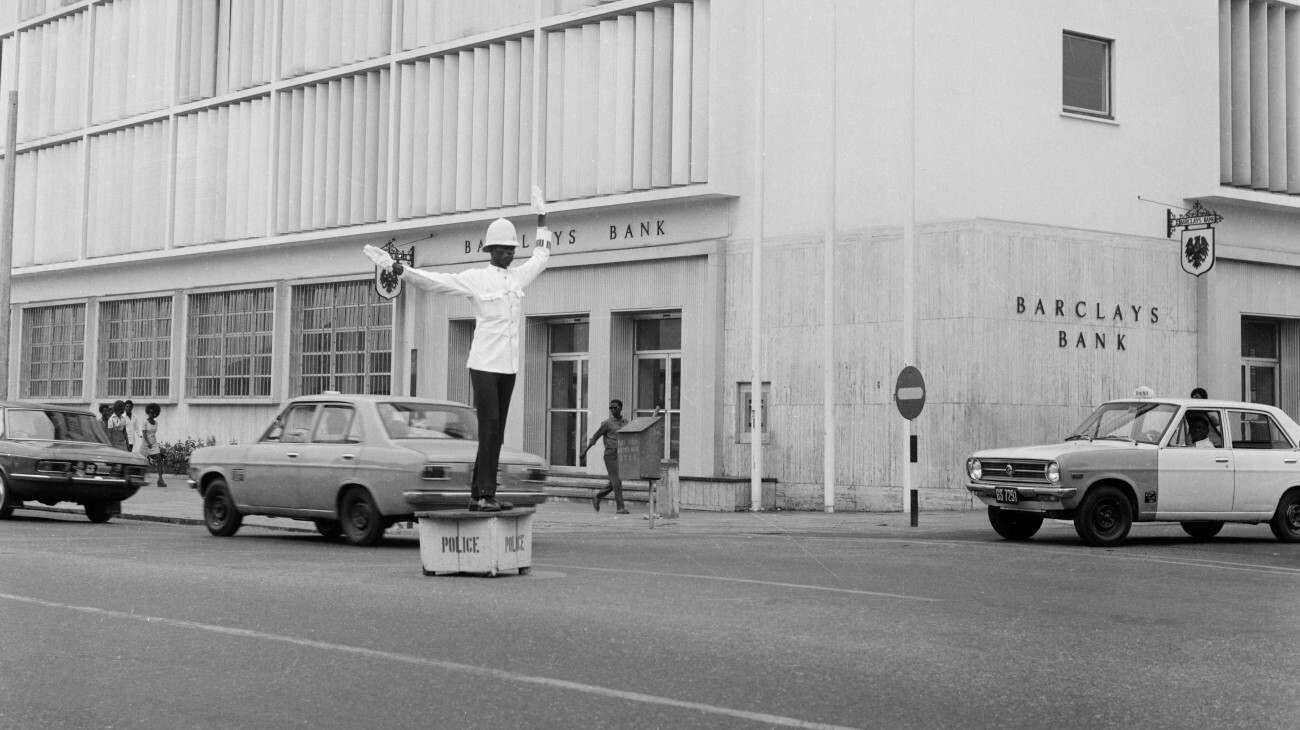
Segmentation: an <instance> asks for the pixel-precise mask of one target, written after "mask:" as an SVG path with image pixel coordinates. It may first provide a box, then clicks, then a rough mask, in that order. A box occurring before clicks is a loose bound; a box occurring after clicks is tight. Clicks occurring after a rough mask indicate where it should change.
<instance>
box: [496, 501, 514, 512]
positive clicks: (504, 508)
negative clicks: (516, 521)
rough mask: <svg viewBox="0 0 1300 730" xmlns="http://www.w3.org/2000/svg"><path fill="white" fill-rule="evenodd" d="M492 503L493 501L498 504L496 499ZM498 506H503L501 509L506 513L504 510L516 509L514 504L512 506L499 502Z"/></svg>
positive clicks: (508, 503)
mask: <svg viewBox="0 0 1300 730" xmlns="http://www.w3.org/2000/svg"><path fill="white" fill-rule="evenodd" d="M492 501H493V502H496V500H495V499H494V500H492ZM497 504H498V505H500V506H501V509H502V510H503V511H504V510H508V509H514V508H515V506H514V505H513V504H511V503H510V502H497Z"/></svg>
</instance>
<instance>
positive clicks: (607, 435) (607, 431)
mask: <svg viewBox="0 0 1300 730" xmlns="http://www.w3.org/2000/svg"><path fill="white" fill-rule="evenodd" d="M626 425H627V419H626V418H624V417H623V401H621V400H619V399H617V398H615V399H614V400H612V401H610V402H609V418H606V419H605V420H604V421H601V423H600V428H598V429H596V433H594V434H592V435H591V439H590V440H589V441H587V448H585V449H583V450H582V453H584V454H585V453H587V452H588V451H590V450H591V447H592V446H595V445H596V441H597V440H598V439H600V438H602V437H603V438H604V439H605V471H607V472H609V483H608V484H606V485H605V488H604V489H602V490H600V491H599V492H597V493H596V496H594V497H592V498H591V506H592V507H594V508H595V510H596V511H597V512H599V511H600V500H602V499H604V498H605V497H606V496H607V495H608V494H609V493H610V492H613V493H614V505H615V506H616V507H618V513H619V514H620V515H626V514H631V513H630V512H628V511H627V507H626V506H625V505H624V504H623V480H622V479H621V478H620V477H619V473H618V431H619V429H621V428H623V427H624V426H626Z"/></svg>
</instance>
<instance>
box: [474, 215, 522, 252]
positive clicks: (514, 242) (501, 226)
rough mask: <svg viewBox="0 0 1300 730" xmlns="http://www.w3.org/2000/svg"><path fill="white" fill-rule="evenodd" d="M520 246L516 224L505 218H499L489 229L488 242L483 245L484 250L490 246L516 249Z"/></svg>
mask: <svg viewBox="0 0 1300 730" xmlns="http://www.w3.org/2000/svg"><path fill="white" fill-rule="evenodd" d="M518 245H519V238H518V236H516V235H515V224H513V223H511V222H510V221H508V220H506V219H505V218H497V219H496V220H494V221H492V225H490V226H488V229H487V240H486V241H485V242H484V243H483V248H487V247H488V246H510V247H511V248H514V247H516V246H518Z"/></svg>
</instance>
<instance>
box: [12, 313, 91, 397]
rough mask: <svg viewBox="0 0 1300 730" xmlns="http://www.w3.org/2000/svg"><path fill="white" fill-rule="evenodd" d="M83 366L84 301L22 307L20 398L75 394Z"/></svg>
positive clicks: (83, 369)
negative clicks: (80, 302)
mask: <svg viewBox="0 0 1300 730" xmlns="http://www.w3.org/2000/svg"><path fill="white" fill-rule="evenodd" d="M85 367H86V305H84V304H68V305H62V306H56V307H32V308H30V309H25V310H23V353H22V364H21V368H22V369H21V372H22V377H21V383H20V388H19V389H20V392H21V393H22V397H23V398H35V399H45V398H79V397H81V394H82V390H84V385H83V382H82V377H83V376H84V374H85Z"/></svg>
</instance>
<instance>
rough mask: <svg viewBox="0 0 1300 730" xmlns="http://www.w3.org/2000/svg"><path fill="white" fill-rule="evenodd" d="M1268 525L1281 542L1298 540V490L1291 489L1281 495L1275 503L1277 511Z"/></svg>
mask: <svg viewBox="0 0 1300 730" xmlns="http://www.w3.org/2000/svg"><path fill="white" fill-rule="evenodd" d="M1268 526H1269V527H1271V528H1273V534H1274V535H1275V536H1276V537H1277V539H1279V540H1281V541H1282V542H1300V491H1291V492H1287V493H1286V494H1284V495H1282V501H1281V502H1279V503H1278V505H1277V512H1274V513H1273V519H1272V520H1271V521H1269V523H1268Z"/></svg>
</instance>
